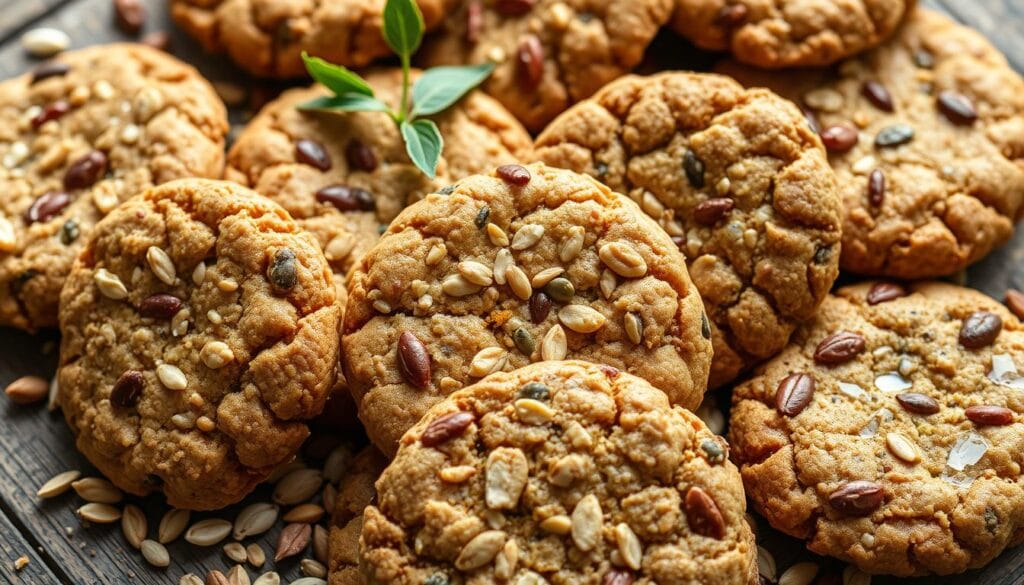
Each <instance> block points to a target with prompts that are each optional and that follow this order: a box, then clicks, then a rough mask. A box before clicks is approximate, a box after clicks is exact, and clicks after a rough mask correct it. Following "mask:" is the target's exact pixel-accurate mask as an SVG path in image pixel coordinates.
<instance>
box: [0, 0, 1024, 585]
mask: <svg viewBox="0 0 1024 585" xmlns="http://www.w3.org/2000/svg"><path fill="white" fill-rule="evenodd" d="M923 2H924V4H926V5H929V6H931V7H933V8H938V9H940V10H945V11H946V12H948V13H950V14H952V15H953V16H955V17H956V18H957V19H958V20H960V21H962V22H965V23H967V24H970V25H971V26H974V27H975V28H978V29H979V30H981V31H982V32H984V33H985V34H986V35H987V36H988V37H989V38H990V39H991V40H992V41H993V42H994V43H995V44H996V45H998V46H999V47H1000V48H1001V49H1002V50H1003V51H1004V52H1005V53H1006V54H1007V55H1008V56H1009V58H1010V60H1011V62H1012V63H1013V64H1014V66H1015V67H1016V68H1017V69H1018V70H1021V71H1024V0H923ZM148 5H149V9H150V15H149V19H148V24H147V30H149V31H154V30H168V31H173V27H172V26H171V24H170V23H169V19H168V17H167V15H166V13H165V12H166V9H165V1H164V0H150V1H149V2H148ZM112 23H113V14H112V8H111V0H0V77H2V78H6V77H10V76H13V75H16V74H18V73H21V72H24V71H26V70H28V69H29V68H31V67H32V66H33V65H34V64H35V63H37V61H35V60H33V59H31V58H30V57H28V56H26V55H25V53H24V52H23V50H22V48H21V46H20V45H19V42H18V39H19V37H20V35H21V34H22V33H24V32H25V31H26V30H29V29H31V28H34V27H37V26H53V27H56V28H60V29H62V30H64V31H66V32H68V34H70V35H71V38H72V41H73V46H74V47H83V46H88V45H93V44H96V43H101V42H110V41H116V40H131V39H130V38H129V37H126V36H125V35H123V34H122V33H120V32H119V31H118V30H117V29H116V27H114V26H113V24H112ZM666 36H667V35H666ZM172 37H173V50H174V53H175V54H177V55H178V56H179V57H181V58H183V59H185V60H186V61H189V62H190V63H193V64H195V65H196V66H198V68H199V69H200V70H201V71H202V72H203V73H204V74H205V75H206V76H207V77H208V78H210V79H211V80H219V81H234V82H240V81H243V80H244V78H243V77H242V76H241V75H240V74H239V73H238V72H237V71H236V70H234V69H233V68H232V67H231V65H230V64H229V63H228V62H227V61H225V60H224V59H222V58H217V57H209V56H205V55H203V54H202V53H201V52H200V51H199V50H198V48H197V47H196V46H195V45H194V44H193V43H192V42H190V41H189V39H187V38H186V37H184V36H183V35H181V34H179V33H177V32H176V31H175V32H172ZM676 42H677V41H674V40H672V39H671V38H661V39H659V41H658V43H657V44H658V46H661V45H664V44H669V45H671V44H673V43H676ZM706 61H707V59H706V58H704V59H703V60H700V61H698V62H706ZM692 63H693V61H689V62H680V64H679V66H680V67H687V66H690V67H693V66H694V65H693V64H692ZM232 117H233V119H235V120H236V121H239V120H241V119H242V113H241V112H234V113H233V116H232ZM0 196H2V194H0ZM966 279H967V283H968V284H969V285H971V286H973V287H975V288H978V289H980V290H982V291H984V292H985V293H988V294H989V295H992V296H994V297H996V298H1002V296H1003V294H1004V292H1005V291H1006V289H1007V288H1008V287H1016V288H1021V287H1022V285H1024V231H1021V232H1019V233H1018V234H1017V237H1015V238H1014V240H1013V241H1012V242H1011V243H1010V244H1009V245H1007V246H1005V247H1004V248H1002V249H1001V250H998V251H996V252H995V253H993V254H992V255H991V256H990V257H988V258H987V259H986V260H985V261H984V262H982V263H980V264H978V265H976V266H974V267H973V268H971V269H970V270H969V271H968V274H967V275H966ZM55 364H56V335H55V334H53V333H46V334H42V335H39V336H30V335H27V334H24V333H21V332H18V331H14V330H9V329H0V387H4V386H6V385H7V384H8V383H9V382H11V381H12V380H14V379H15V378H17V377H19V376H22V375H26V374H37V375H40V376H43V377H46V378H50V377H51V376H52V375H53V371H54V366H55ZM67 469H80V470H82V472H83V474H85V475H90V474H94V473H95V471H94V470H93V469H92V467H91V466H90V465H89V464H88V462H87V461H86V460H85V459H84V458H83V457H82V456H80V455H79V454H78V453H77V451H76V450H75V448H74V442H73V440H72V438H71V434H70V432H69V431H68V428H67V426H66V425H65V424H64V422H63V420H62V418H61V416H60V414H59V413H50V412H47V411H46V409H45V408H42V407H18V406H15V405H13V404H12V403H10V401H9V400H7V399H6V398H0V577H2V578H3V580H4V582H6V583H22V584H32V585H36V584H39V585H47V584H51V583H53V584H57V583H62V584H68V585H71V584H75V585H87V584H92V583H104V584H111V585H113V584H124V583H144V584H150V583H152V584H176V583H177V582H178V579H179V577H180V576H181V575H182V574H184V573H186V572H194V573H196V574H198V575H200V576H202V575H205V574H206V571H208V570H210V569H221V570H224V571H225V572H226V569H227V568H228V567H230V566H231V565H232V564H233V563H231V562H230V561H229V560H228V559H227V558H225V557H224V556H223V554H222V552H221V549H220V546H214V547H210V548H208V549H200V548H197V547H195V546H192V545H189V544H187V543H185V542H184V541H182V540H181V539H179V540H178V541H177V542H175V543H173V544H171V545H170V546H169V547H168V548H169V550H170V552H171V558H172V560H171V566H170V567H169V568H167V569H162V570H161V569H153V568H151V567H150V566H149V565H147V564H146V562H145V561H144V560H143V559H142V557H141V555H140V554H139V553H138V552H137V551H135V550H133V549H131V548H130V547H129V546H128V545H127V544H126V542H125V541H124V538H123V536H122V535H121V530H120V525H119V524H114V525H109V526H93V527H89V528H85V527H83V526H82V525H81V523H80V522H79V520H78V518H77V517H76V516H75V514H74V511H75V509H76V508H77V507H78V506H79V505H81V503H82V502H81V501H80V500H79V499H78V498H77V497H76V496H75V495H74V494H73V493H69V494H65V495H63V496H61V497H58V498H55V499H54V500H48V501H42V500H40V499H39V498H37V497H36V496H35V492H36V490H37V489H38V487H39V486H40V485H41V484H42V483H43V482H44V481H45V480H46V479H48V478H49V477H51V476H53V475H55V474H57V473H59V472H61V471H64V470H67ZM267 491H268V490H267V489H266V488H261V489H260V490H258V491H257V493H256V494H254V495H253V496H252V497H250V499H249V500H247V501H257V500H262V501H266V500H267V499H268V493H267ZM132 501H133V502H134V503H136V504H138V505H140V506H142V507H143V509H144V510H146V511H147V514H148V516H149V525H150V536H151V537H152V536H153V534H155V530H156V524H157V523H158V522H159V518H160V514H161V513H162V512H163V510H164V504H163V502H162V499H161V498H159V497H150V498H145V499H137V498H133V499H132ZM239 507H240V506H236V507H233V508H231V509H228V510H225V511H222V512H219V513H218V514H216V515H215V516H218V517H223V518H227V519H229V520H231V519H233V518H234V516H235V514H236V513H237V510H238V509H239ZM206 516H211V515H209V514H206V515H193V521H194V520H195V519H197V518H200V517H206ZM761 524H762V528H761V529H760V533H759V536H760V537H761V540H762V544H764V545H765V546H767V548H769V549H770V550H771V551H772V552H773V553H774V555H775V557H776V561H777V563H778V566H779V569H780V572H781V571H782V570H783V569H785V568H787V567H789V566H790V565H791V564H793V563H794V562H797V561H799V560H806V559H811V560H814V561H816V562H819V563H824V564H825V565H827V566H829V567H830V568H831V569H836V568H840V567H839V565H836V564H830V563H831V561H828V560H827V559H821V558H820V557H814V556H813V555H811V554H809V553H807V552H806V551H805V550H804V548H803V546H802V544H801V543H800V542H798V541H795V540H792V539H788V538H785V537H782V536H780V535H778V534H773V533H772V532H771V531H770V530H769V529H767V528H765V527H764V525H765V523H764V522H763V521H762V522H761ZM276 538H277V529H274V530H273V531H271V532H270V533H268V534H266V535H264V536H263V537H262V538H261V539H259V540H258V541H259V542H260V543H261V544H262V545H263V548H264V550H265V551H266V552H267V553H268V556H272V551H273V548H274V546H273V543H274V542H276ZM22 555H25V556H27V557H28V558H29V563H28V565H27V566H26V567H24V568H23V569H21V570H20V571H15V569H14V561H15V559H17V558H18V557H20V556H22ZM307 556H308V555H307ZM273 565H274V563H273V561H271V560H268V562H267V564H266V565H265V566H264V568H263V570H264V571H265V570H270V569H273V568H274V566H273ZM276 570H278V571H279V572H280V573H281V576H282V577H283V582H285V583H288V582H290V581H291V580H293V579H295V578H297V577H298V576H299V571H298V567H297V562H296V561H295V560H293V561H291V562H286V563H284V564H283V566H280V567H277V568H276ZM256 574H257V572H256V571H255V570H252V569H250V575H252V576H253V577H255V575H256ZM936 581H943V582H949V583H962V584H968V583H969V584H978V585H981V584H985V585H994V584H1001V585H1010V584H1019V583H1024V547H1022V548H1021V549H1018V550H1015V551H1010V552H1007V553H1005V554H1003V555H1002V556H1001V557H1000V558H999V559H997V560H996V561H995V562H994V563H992V564H991V565H990V566H989V567H988V568H986V569H985V570H983V571H974V572H972V573H969V574H967V575H963V576H958V577H954V578H948V579H945V580H924V579H922V580H899V579H891V578H879V577H876V578H875V579H874V581H873V582H874V583H876V584H879V583H881V584H889V583H898V582H899V583H912V584H915V585H923V584H924V583H934V582H936Z"/></svg>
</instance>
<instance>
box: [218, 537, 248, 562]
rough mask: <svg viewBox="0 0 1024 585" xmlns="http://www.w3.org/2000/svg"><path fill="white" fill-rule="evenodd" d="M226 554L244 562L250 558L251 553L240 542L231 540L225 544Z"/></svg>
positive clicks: (236, 560)
mask: <svg viewBox="0 0 1024 585" xmlns="http://www.w3.org/2000/svg"><path fill="white" fill-rule="evenodd" d="M224 556H226V557H227V558H229V559H231V560H232V561H235V562H236V563H244V562H246V561H247V560H248V559H249V553H247V552H245V547H244V546H242V545H241V543H238V542H229V543H227V544H225V545H224Z"/></svg>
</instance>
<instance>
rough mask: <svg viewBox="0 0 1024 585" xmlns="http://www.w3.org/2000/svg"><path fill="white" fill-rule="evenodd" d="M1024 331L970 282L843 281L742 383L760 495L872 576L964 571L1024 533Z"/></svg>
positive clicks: (787, 525)
mask: <svg viewBox="0 0 1024 585" xmlns="http://www.w3.org/2000/svg"><path fill="white" fill-rule="evenodd" d="M1018 367H1024V328H1022V326H1021V323H1020V321H1018V320H1017V318H1016V317H1014V316H1013V315H1012V314H1011V313H1010V312H1009V311H1008V310H1006V309H1005V308H1004V307H1003V306H1002V305H1001V304H999V303H998V302H996V301H994V300H992V299H990V298H988V297H986V296H985V295H983V294H981V293H979V292H977V291H974V290H970V289H965V288H960V287H957V286H953V285H948V284H938V283H924V284H918V285H914V286H912V287H910V288H909V289H905V288H903V287H901V286H898V285H895V284H891V283H865V284H859V285H856V286H851V287H847V288H843V289H841V290H839V291H838V293H837V295H836V296H834V297H829V299H827V300H826V301H825V303H824V304H823V305H822V308H821V311H820V312H819V314H818V316H817V317H816V318H815V320H814V321H812V322H811V323H810V324H808V326H806V327H805V328H803V329H801V330H800V331H799V332H798V333H797V335H796V336H794V339H793V343H792V345H791V346H790V347H788V348H786V350H785V351H784V352H783V353H782V354H780V355H779V356H778V357H776V358H775V359H773V360H772V361H770V362H768V363H767V364H766V365H765V366H764V367H763V368H762V369H761V370H760V371H759V372H758V374H757V376H755V377H754V379H752V380H750V381H749V382H746V383H744V384H741V385H740V386H738V387H737V388H736V389H735V391H734V394H733V409H732V418H731V425H730V431H729V438H730V444H731V445H732V447H733V459H734V460H735V461H736V462H737V464H739V465H740V470H741V473H742V474H743V480H744V483H745V485H746V488H747V495H748V496H749V497H750V499H751V501H752V502H753V504H754V507H755V508H756V509H757V510H758V511H759V512H761V513H762V514H763V515H764V516H765V517H766V518H767V519H768V521H769V522H771V524H772V526H774V527H775V528H777V529H779V530H782V531H783V532H786V533H788V534H791V535H793V536H796V537H797V538H803V539H806V540H807V541H808V542H807V546H808V548H810V549H811V550H812V551H814V552H816V553H819V554H824V555H830V556H834V557H838V558H840V559H842V560H844V561H846V562H849V563H852V564H855V565H857V566H858V567H860V568H861V569H862V570H864V571H866V572H868V573H882V574H890V575H899V576H910V575H923V574H928V573H936V574H942V575H945V574H951V573H959V572H962V571H965V570H967V569H972V568H977V567H981V566H983V565H985V564H986V563H988V562H989V561H991V560H992V559H994V558H995V557H996V556H997V555H999V554H1000V553H1001V552H1002V551H1003V549H1005V548H1006V547H1008V546H1014V545H1017V544H1020V543H1021V541H1022V539H1024V481H1022V478H1021V464H1020V461H1021V453H1022V452H1024V432H1022V429H1024V398H1022V397H1024V394H1022V392H1021V391H1022V390H1024V377H1022V376H1021V374H1020V373H1019V372H1018Z"/></svg>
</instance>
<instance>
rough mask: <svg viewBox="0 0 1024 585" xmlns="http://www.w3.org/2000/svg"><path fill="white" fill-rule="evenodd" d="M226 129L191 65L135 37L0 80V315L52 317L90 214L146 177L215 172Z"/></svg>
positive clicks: (132, 191)
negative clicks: (136, 41) (137, 41)
mask: <svg viewBox="0 0 1024 585" xmlns="http://www.w3.org/2000/svg"><path fill="white" fill-rule="evenodd" d="M227 130H228V126H227V116H226V113H225V111H224V105H223V104H222V103H221V101H220V99H219V98H218V97H217V95H216V93H214V91H213V88H212V87H210V84H209V83H207V82H206V80H204V79H203V78H202V77H201V76H200V75H199V73H198V72H197V71H196V70H195V69H193V68H192V67H190V66H188V65H186V64H184V63H182V62H181V61H178V60H177V59H175V58H174V57H171V56H169V55H167V54H166V53H163V52H161V51H157V50H154V49H149V48H146V47H143V46H141V45H127V44H120V45H100V46H96V47H92V48H89V49H82V50H79V51H73V52H69V53H64V54H62V55H60V56H58V57H56V58H55V59H54V60H53V61H50V62H47V63H44V64H42V65H40V66H39V67H38V68H37V69H36V70H35V71H33V72H31V73H27V74H25V75H23V76H21V77H17V78H14V79H10V80H7V81H3V82H0V193H2V194H3V195H2V196H0V325H13V326H15V327H20V328H22V329H30V330H32V329H38V328H41V327H56V326H57V300H58V297H59V296H60V289H61V286H62V285H63V284H64V279H65V278H66V277H67V274H68V270H70V268H71V264H72V263H73V262H74V260H75V257H76V256H77V255H78V253H79V251H80V250H81V249H82V245H83V242H84V241H85V240H86V239H87V238H88V237H89V232H90V231H91V230H92V227H93V225H94V224H95V223H96V222H97V221H99V220H100V218H102V217H103V216H104V215H106V214H107V213H109V212H110V211H111V210H112V209H113V208H114V207H115V206H117V204H118V203H120V202H121V201H124V200H125V199H127V198H129V197H131V196H133V195H136V194H137V193H139V192H141V191H143V190H144V189H146V188H148V187H151V186H152V185H154V184H158V183H162V182H164V181H169V180H172V179H179V178H183V177H219V176H220V175H221V172H222V171H223V166H224V153H223V148H224V137H225V135H226V134H227Z"/></svg>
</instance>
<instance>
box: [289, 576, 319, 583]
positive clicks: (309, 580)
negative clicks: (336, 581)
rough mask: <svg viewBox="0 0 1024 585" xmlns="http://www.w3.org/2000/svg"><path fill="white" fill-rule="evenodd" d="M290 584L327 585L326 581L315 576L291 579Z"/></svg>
mask: <svg viewBox="0 0 1024 585" xmlns="http://www.w3.org/2000/svg"><path fill="white" fill-rule="evenodd" d="M290 585H327V581H324V580H323V579H318V578H317V577H302V578H301V579H296V580H294V581H292V582H291V584H290Z"/></svg>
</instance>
